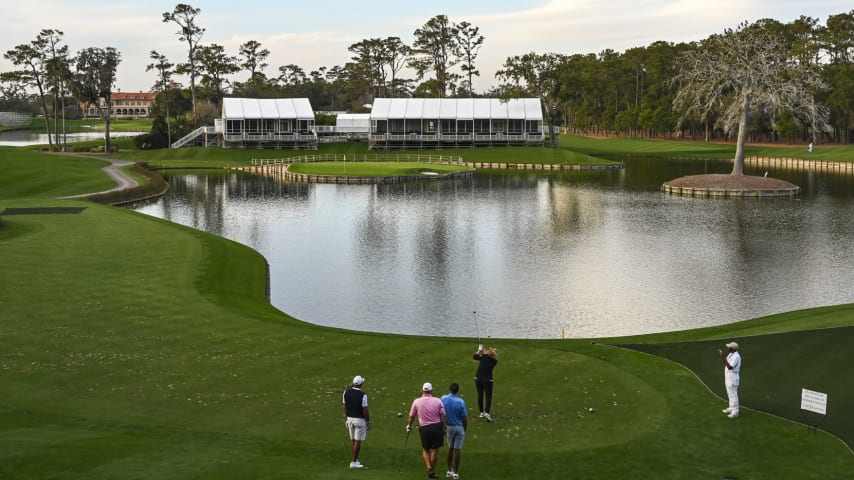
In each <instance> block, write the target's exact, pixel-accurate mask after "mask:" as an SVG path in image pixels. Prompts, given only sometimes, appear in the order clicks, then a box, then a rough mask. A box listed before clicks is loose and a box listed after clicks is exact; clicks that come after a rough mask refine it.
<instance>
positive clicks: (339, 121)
mask: <svg viewBox="0 0 854 480" xmlns="http://www.w3.org/2000/svg"><path fill="white" fill-rule="evenodd" d="M335 133H336V134H338V135H344V136H346V137H348V138H351V139H355V138H361V139H364V140H367V138H368V135H369V134H370V133H371V115H370V114H367V113H340V114H338V116H337V117H336V118H335Z"/></svg>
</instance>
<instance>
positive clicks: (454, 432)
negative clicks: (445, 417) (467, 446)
mask: <svg viewBox="0 0 854 480" xmlns="http://www.w3.org/2000/svg"><path fill="white" fill-rule="evenodd" d="M446 429H447V431H446V432H445V436H447V437H448V448H455V449H457V450H459V449H461V448H463V440H465V439H466V431H465V429H464V428H463V426H462V425H448V426H447V427H446Z"/></svg>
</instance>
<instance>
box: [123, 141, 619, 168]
mask: <svg viewBox="0 0 854 480" xmlns="http://www.w3.org/2000/svg"><path fill="white" fill-rule="evenodd" d="M368 153H370V154H372V155H379V156H384V155H386V156H393V155H397V154H409V155H445V156H448V155H450V156H455V157H462V158H463V160H464V161H466V162H495V163H532V164H533V163H536V164H556V165H557V164H571V165H591V164H615V163H619V162H615V161H612V160H608V159H607V158H598V157H594V156H592V155H588V154H586V153H582V152H578V151H575V150H572V149H570V148H559V149H551V148H543V147H486V148H465V149H442V150H388V151H383V150H370V151H369V150H368V145H367V143H358V142H351V143H323V144H320V145H319V146H318V149H317V150H316V151H307V152H306V151H295V150H277V149H269V148H268V149H257V148H214V147H210V148H203V147H190V148H179V149H162V150H150V151H139V150H127V149H123V150H122V151H121V152H120V153H119V155H118V156H119V157H120V158H123V159H125V160H131V161H135V162H147V163H149V164H151V165H154V166H159V167H169V168H181V167H191V168H192V167H225V166H235V165H249V164H251V162H252V159H254V158H259V159H260V158H291V157H297V156H301V155H314V154H339V155H365V154H368Z"/></svg>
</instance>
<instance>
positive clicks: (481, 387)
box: [472, 343, 498, 422]
mask: <svg viewBox="0 0 854 480" xmlns="http://www.w3.org/2000/svg"><path fill="white" fill-rule="evenodd" d="M472 358H474V359H475V360H477V361H478V362H479V363H478V366H477V372H476V373H475V374H474V386H475V387H476V388H477V409H478V410H479V411H480V418H485V419H486V421H487V422H491V421H492V416H491V415H490V413H489V412H490V411H491V410H492V385H493V381H492V370H493V369H495V366H496V365H497V364H498V350H496V349H495V347H492V348H490V349H488V350H484V349H483V344H482V343H481V344H478V346H477V351H476V352H475V353H474V356H473V357H472ZM484 396H486V408H484V404H483V397H484Z"/></svg>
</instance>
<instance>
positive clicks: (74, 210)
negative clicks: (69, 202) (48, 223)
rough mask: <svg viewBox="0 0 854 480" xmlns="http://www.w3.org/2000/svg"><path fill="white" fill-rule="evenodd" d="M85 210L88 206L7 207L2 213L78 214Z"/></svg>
mask: <svg viewBox="0 0 854 480" xmlns="http://www.w3.org/2000/svg"><path fill="white" fill-rule="evenodd" d="M83 210H86V207H32V208H7V209H6V210H3V213H0V215H76V214H79V213H82V212H83Z"/></svg>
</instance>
